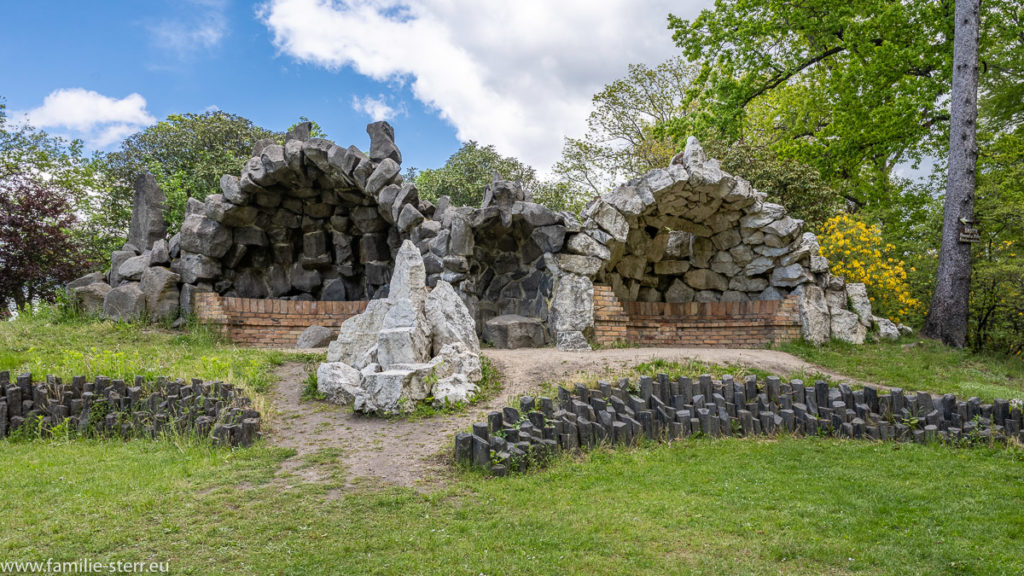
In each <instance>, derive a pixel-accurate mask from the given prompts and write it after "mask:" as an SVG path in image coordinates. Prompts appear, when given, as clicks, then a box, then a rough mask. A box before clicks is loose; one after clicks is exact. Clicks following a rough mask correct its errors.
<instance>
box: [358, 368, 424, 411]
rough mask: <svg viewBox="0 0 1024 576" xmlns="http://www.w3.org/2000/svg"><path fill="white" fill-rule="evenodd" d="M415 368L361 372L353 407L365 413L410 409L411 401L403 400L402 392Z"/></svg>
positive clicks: (410, 379)
mask: <svg viewBox="0 0 1024 576" xmlns="http://www.w3.org/2000/svg"><path fill="white" fill-rule="evenodd" d="M414 373H415V370H409V369H395V370H385V371H383V372H376V373H372V374H363V380H362V383H361V384H360V387H359V390H358V391H357V392H356V394H355V400H354V402H353V408H355V410H356V411H357V412H363V413H366V414H383V415H389V414H399V413H401V412H403V411H405V410H406V409H411V407H412V405H413V403H412V402H403V401H402V400H403V397H402V394H403V392H404V391H405V389H406V387H407V386H408V384H409V383H410V382H411V381H412V378H413V374H414Z"/></svg>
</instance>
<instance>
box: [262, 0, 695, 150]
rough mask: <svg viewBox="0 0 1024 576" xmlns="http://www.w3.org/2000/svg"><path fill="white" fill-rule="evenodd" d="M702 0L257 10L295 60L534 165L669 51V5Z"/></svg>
mask: <svg viewBox="0 0 1024 576" xmlns="http://www.w3.org/2000/svg"><path fill="white" fill-rule="evenodd" d="M710 5H711V1H710V0H700V1H695V2H687V3H683V5H680V3H679V2H672V1H671V0H651V1H649V2H645V3H643V5H642V6H639V5H638V4H637V3H636V2H633V1H630V0H602V1H601V2H594V1H593V0H562V1H559V2H551V1H549V0H519V1H517V2H480V1H477V0H418V1H415V2H414V3H409V4H405V3H401V2H400V1H399V0H350V1H343V0H269V1H268V2H267V3H266V4H264V5H263V6H262V7H261V8H260V10H259V16H260V18H261V19H262V20H263V21H264V23H265V24H266V26H267V27H268V28H269V29H270V31H271V32H272V33H273V36H274V44H275V45H276V46H277V48H278V49H279V50H280V51H281V52H283V53H285V54H288V55H290V56H292V57H294V58H296V59H298V60H300V61H304V62H310V63H314V64H317V65H320V66H323V67H326V68H328V69H332V70H337V69H340V68H342V67H345V66H350V67H352V68H353V69H354V70H355V71H357V72H358V73H360V74H363V75H365V76H368V77H370V78H373V79H375V80H378V81H389V80H390V81H394V80H398V81H408V82H409V84H410V86H411V89H412V92H413V94H414V95H415V97H416V98H417V99H418V100H420V101H422V102H424V103H426V104H427V105H429V106H431V107H433V108H436V109H437V111H438V114H439V115H440V116H441V117H442V118H445V119H446V120H448V121H449V122H451V124H452V125H453V126H454V127H455V129H456V131H457V135H458V137H459V138H460V139H462V140H469V139H474V140H478V141H480V142H482V143H489V144H494V145H495V146H496V147H497V148H498V150H499V151H501V152H502V153H504V154H512V155H515V156H517V157H519V158H521V159H523V160H525V161H526V162H528V163H531V164H533V165H535V166H537V167H538V168H540V169H542V170H543V169H545V168H547V167H549V166H550V165H551V164H553V163H554V162H555V161H556V160H557V159H558V156H559V154H560V152H561V147H562V138H563V136H566V135H573V136H579V135H581V134H582V133H583V131H584V130H585V127H586V124H585V122H586V117H587V114H588V113H589V112H590V106H591V97H592V96H593V94H594V93H595V92H597V91H598V90H600V88H601V87H602V86H603V85H604V84H607V83H608V82H611V81H612V80H614V79H616V78H618V77H621V76H623V75H625V73H626V67H627V65H628V64H631V63H646V64H656V63H658V62H661V61H663V60H665V59H667V58H668V57H670V56H673V55H675V54H677V53H678V49H677V48H675V46H674V45H673V43H672V38H671V33H670V32H669V31H668V30H667V29H666V17H667V15H668V14H669V12H674V13H676V14H677V15H679V16H683V17H693V16H695V15H696V14H697V13H698V11H699V10H700V8H703V7H708V6H710Z"/></svg>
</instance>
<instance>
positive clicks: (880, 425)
mask: <svg viewBox="0 0 1024 576" xmlns="http://www.w3.org/2000/svg"><path fill="white" fill-rule="evenodd" d="M783 434H785V435H792V436H826V437H837V438H850V439H859V440H873V441H886V442H916V443H922V444H924V443H943V444H950V445H954V446H970V445H976V444H980V445H985V446H988V445H992V444H999V445H1002V444H1006V443H1007V442H1024V412H1022V410H1021V406H1020V405H1019V404H1014V403H1011V402H1009V401H1007V400H1000V399H995V400H994V401H993V402H992V403H991V404H983V403H981V401H980V400H979V399H978V398H969V399H968V400H966V401H964V400H958V399H957V398H956V396H954V395H953V394H946V395H944V396H937V395H932V394H929V393H928V392H917V393H911V394H907V393H904V391H903V390H901V389H899V388H893V389H891V390H882V389H878V388H875V387H872V386H865V387H864V388H863V389H860V390H854V389H853V388H852V387H850V386H848V385H846V384H839V385H838V386H833V385H830V384H829V383H828V382H825V381H822V380H819V381H816V382H815V383H814V385H813V386H806V385H805V384H804V382H803V381H801V380H790V381H789V382H782V381H781V380H780V379H779V378H777V377H775V376H770V377H768V378H764V379H758V377H757V376H753V375H751V376H747V377H746V378H744V379H743V381H742V382H741V381H737V380H734V379H733V377H732V376H730V375H724V376H722V378H721V380H714V379H712V377H711V376H710V375H708V374H704V375H702V376H700V377H698V378H697V379H695V380H694V379H690V378H687V377H684V376H680V377H678V378H675V379H673V378H669V377H668V376H667V375H666V374H658V376H657V377H656V378H651V377H647V376H645V377H641V378H640V379H639V380H634V381H633V382H630V380H629V379H627V378H622V379H620V380H619V381H618V382H615V383H611V382H599V383H598V387H597V388H596V389H595V388H587V387H586V386H583V385H582V384H576V386H575V388H574V390H572V391H570V390H568V389H566V388H563V387H561V386H559V387H558V398H557V399H552V398H544V397H542V398H532V397H529V396H524V397H522V398H520V400H519V408H518V409H517V408H514V407H511V406H507V407H505V408H504V409H502V411H500V412H491V413H489V414H488V415H487V421H486V422H479V423H477V424H474V425H473V429H472V432H463V433H458V434H456V435H455V460H456V461H457V462H459V463H460V464H462V465H465V466H474V467H479V468H483V469H485V470H490V471H491V472H492V473H494V474H495V475H499V476H504V475H506V474H508V473H509V472H513V471H524V470H526V468H527V467H528V466H530V465H536V464H543V463H544V462H545V461H546V460H547V459H549V458H550V457H551V456H553V455H554V454H556V453H558V452H560V451H568V452H575V451H578V450H589V449H593V448H595V447H597V446H630V445H636V444H639V443H640V442H641V441H643V440H645V439H646V440H648V441H673V440H677V439H680V438H687V437H712V438H714V437H721V436H738V437H744V438H751V437H759V436H777V435H783Z"/></svg>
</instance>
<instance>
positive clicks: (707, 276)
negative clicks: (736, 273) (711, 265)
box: [683, 268, 729, 292]
mask: <svg viewBox="0 0 1024 576" xmlns="http://www.w3.org/2000/svg"><path fill="white" fill-rule="evenodd" d="M683 280H685V281H686V283H687V284H688V285H690V287H691V288H694V289H695V290H718V291H721V292H724V291H726V290H728V289H729V281H728V280H726V278H725V276H722V275H721V274H719V273H718V272H715V271H713V270H708V269H707V268H697V269H694V270H690V271H689V272H687V273H686V274H684V275H683Z"/></svg>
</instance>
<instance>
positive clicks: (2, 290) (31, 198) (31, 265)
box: [0, 174, 90, 317]
mask: <svg viewBox="0 0 1024 576" xmlns="http://www.w3.org/2000/svg"><path fill="white" fill-rule="evenodd" d="M76 225H77V218H76V216H75V214H74V210H73V208H72V202H71V201H70V198H69V196H68V195H67V194H66V193H64V192H63V191H62V190H61V189H60V188H58V187H57V186H56V185H53V184H43V183H41V182H39V181H38V180H37V179H35V178H33V177H31V176H29V175H25V174H11V175H7V177H5V178H4V179H3V181H2V182H0V270H2V271H3V272H2V273H0V317H5V316H7V315H8V314H9V312H10V307H11V304H14V305H15V306H16V307H18V308H21V307H22V306H24V305H25V304H27V303H31V302H35V301H36V300H37V299H43V300H50V301H52V300H54V298H55V296H56V293H57V289H58V288H59V287H60V286H62V285H64V284H66V283H67V282H68V281H70V280H73V279H74V278H75V277H77V276H79V275H80V274H81V273H82V272H84V271H85V270H87V269H88V268H89V266H90V262H89V261H88V259H87V258H86V257H85V254H84V252H83V250H82V246H81V245H80V244H79V243H78V242H76V241H75V239H74V237H73V235H72V229H74V228H75V226H76Z"/></svg>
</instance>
